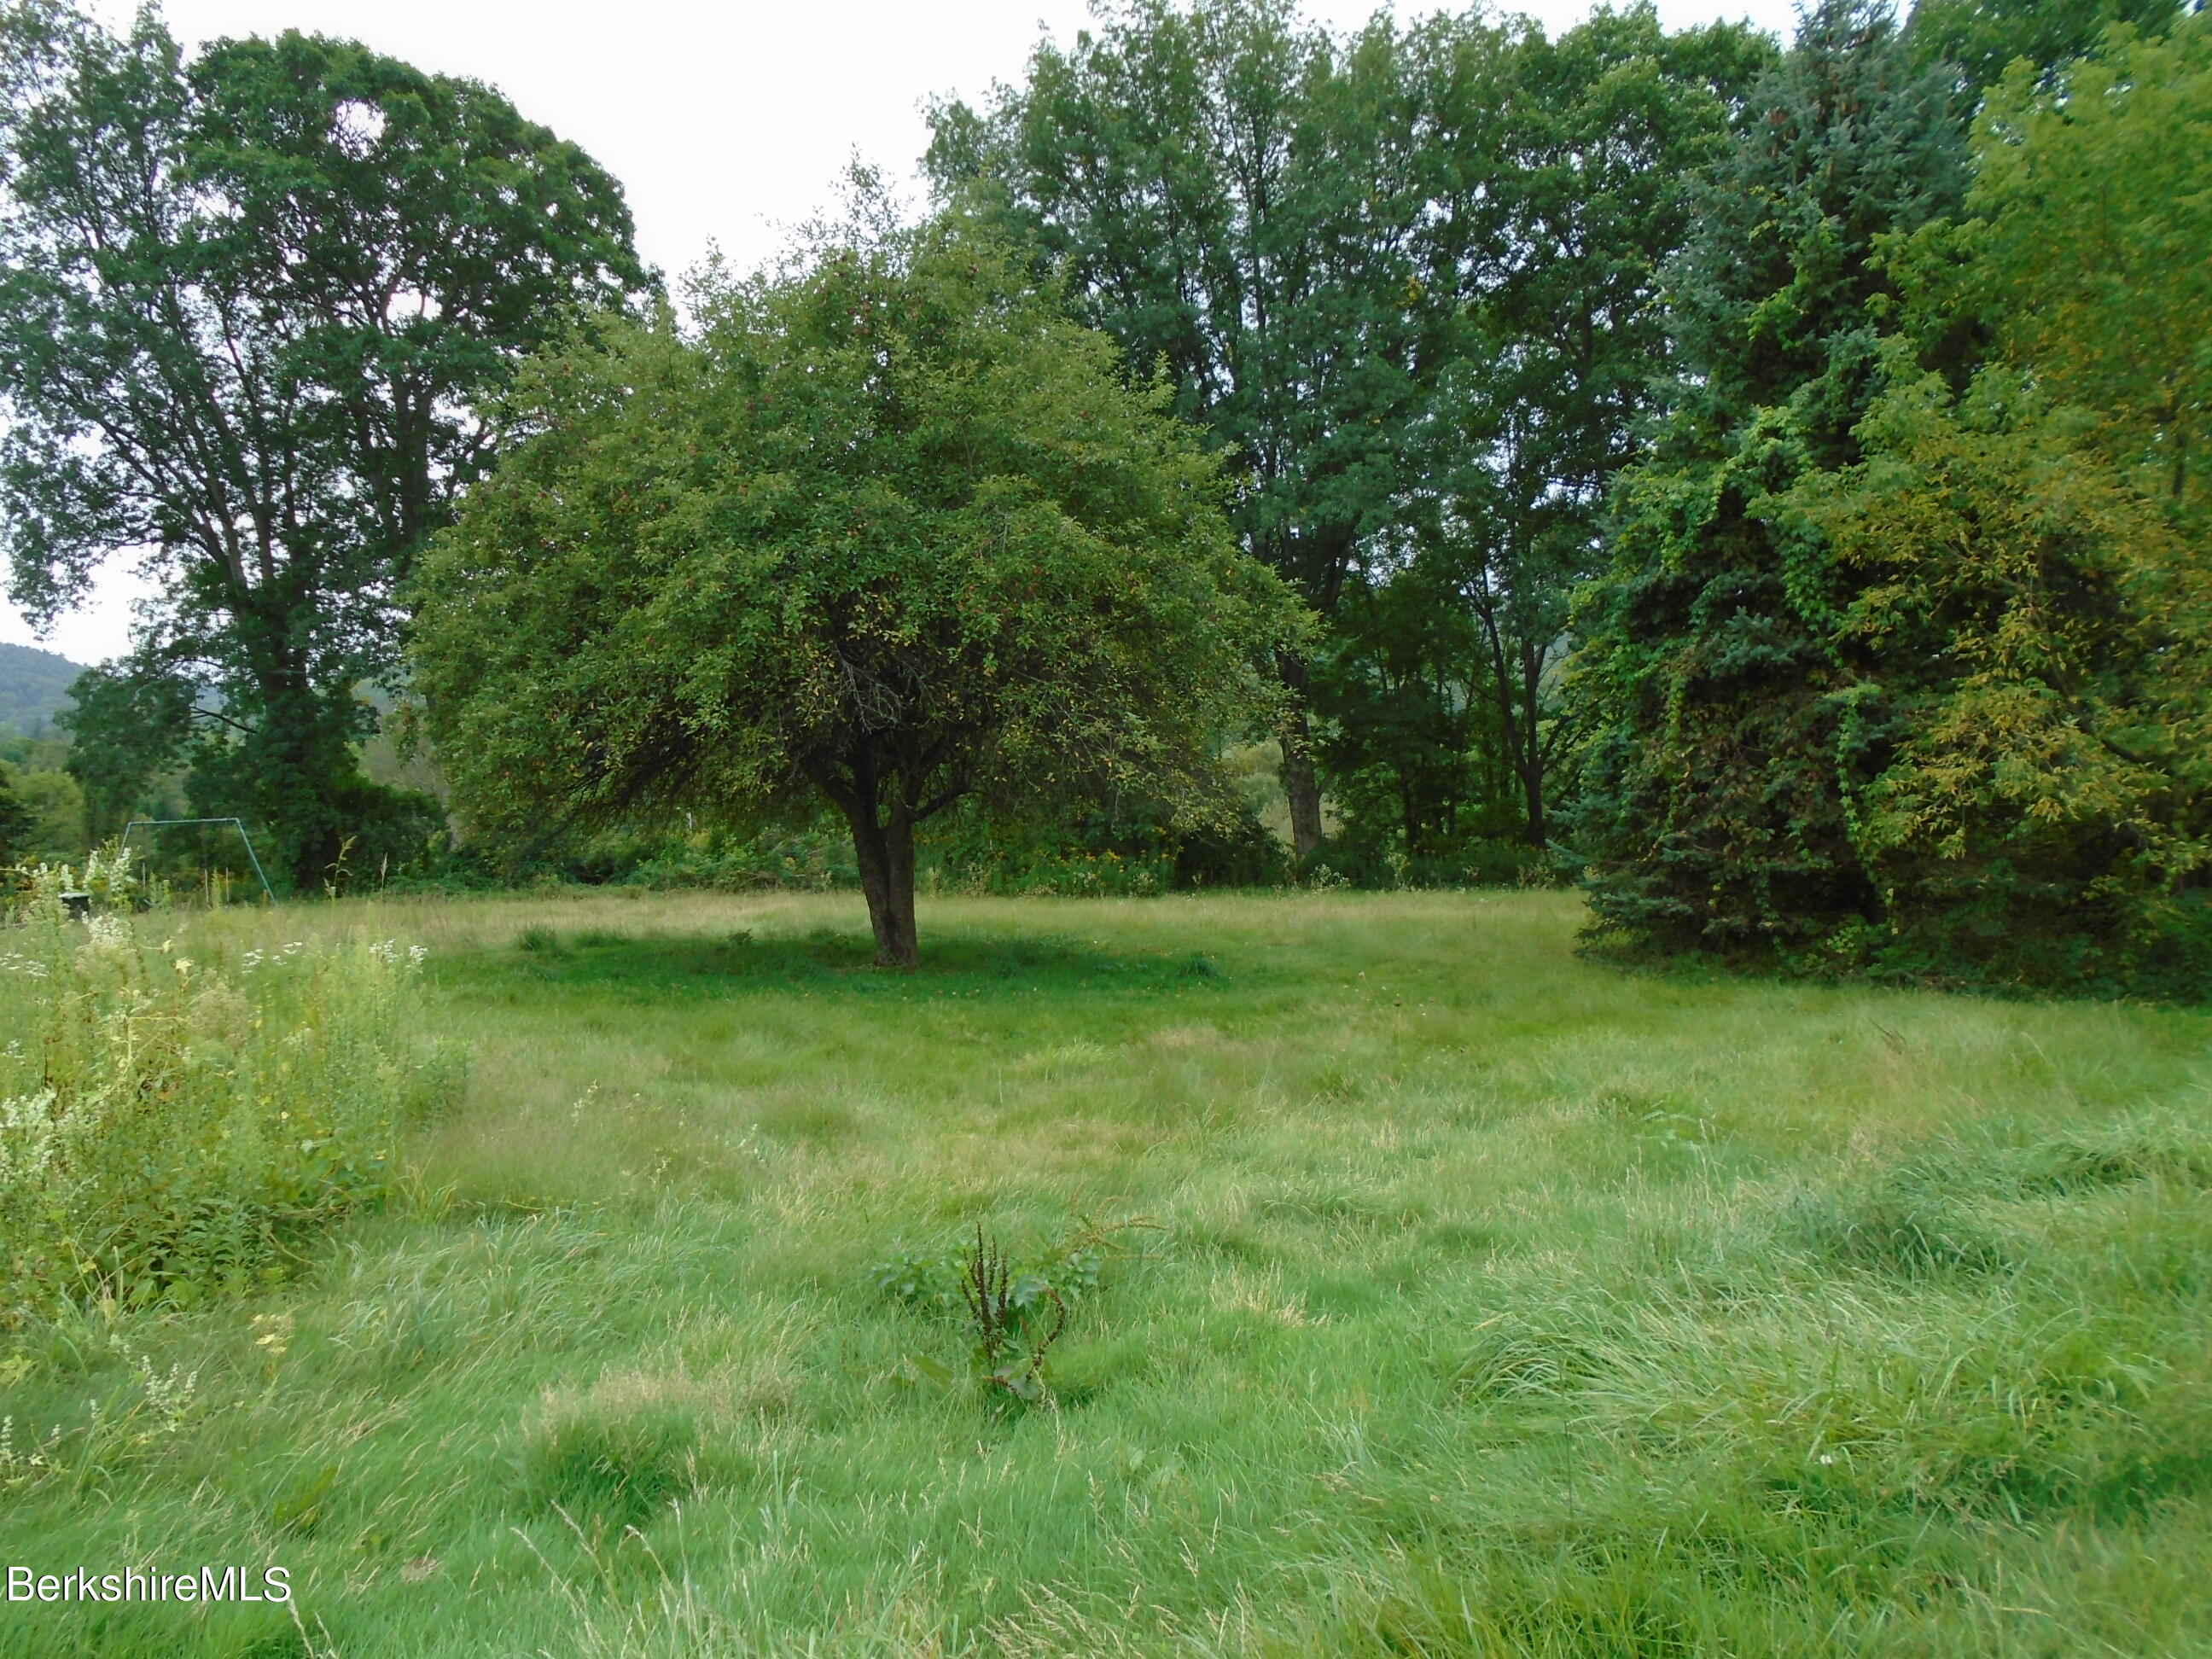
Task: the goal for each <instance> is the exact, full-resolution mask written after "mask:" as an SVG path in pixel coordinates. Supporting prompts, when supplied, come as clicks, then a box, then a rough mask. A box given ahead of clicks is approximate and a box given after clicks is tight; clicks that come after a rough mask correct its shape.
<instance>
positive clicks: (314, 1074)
mask: <svg viewBox="0 0 2212 1659" xmlns="http://www.w3.org/2000/svg"><path fill="white" fill-rule="evenodd" d="M88 878H89V879H88ZM80 884H82V887H83V888H86V889H89V890H92V891H93V892H94V896H95V909H94V915H92V916H91V918H90V919H89V920H88V921H76V920H75V919H73V918H71V917H70V915H69V914H68V913H67V911H66V910H65V908H64V906H63V905H62V903H61V902H60V900H59V895H60V893H61V892H62V891H63V890H64V889H68V888H74V887H79V886H80ZM26 885H27V891H25V892H23V894H22V896H20V897H19V898H18V900H17V901H16V902H15V907H14V918H13V919H14V921H15V924H16V925H15V927H12V928H10V929H9V930H8V931H7V932H6V933H4V934H0V941H4V945H5V948H4V949H0V1029H4V1030H7V1031H9V1033H10V1034H11V1036H10V1039H9V1042H7V1043H6V1045H5V1047H4V1048H0V1262H4V1263H5V1266H6V1269H7V1275H8V1288H7V1291H6V1294H5V1300H4V1302H0V1323H6V1324H20V1323H21V1322H24V1321H26V1320H29V1319H34V1318H37V1317H40V1316H44V1315H47V1314H50V1313H52V1311H53V1310H55V1309H56V1308H57V1307H58V1305H60V1304H62V1303H64V1302H66V1301H70V1300H76V1299H84V1298H96V1297H112V1298H113V1299H114V1300H115V1301H117V1302H118V1303H121V1304H126V1305H141V1304H149V1303H155V1302H168V1303H177V1304H189V1303H192V1302H197V1301H199V1300H201V1299H203V1298H204V1297H207V1296H209V1295H210V1294H212V1293H215V1292H217V1291H224V1290H230V1289H235V1288H240V1287H243V1286H245V1285H250V1284H252V1283H255V1282H258V1281H265V1280H268V1279H275V1278H277V1277H280V1276H282V1274H283V1272H284V1270H285V1269H286V1267H288V1265H289V1264H290V1263H291V1262H292V1261H295V1260H296V1259H297V1258H296V1245H297V1243H298V1242H299V1241H300V1240H301V1239H303V1238H304V1237H306V1236H307V1234H308V1233H309V1232H311V1231H313V1229H314V1228H315V1227H316V1226H318V1225H321V1224H324V1223H326V1222H328V1221H329V1220H330V1219H331V1218H333V1217H335V1216H337V1215H339V1214H341V1213H343V1212H345V1211H347V1210H349V1209H350V1208H352V1207H354V1206H358V1205H361V1204H363V1203H367V1202H370V1201H373V1200H375V1199H376V1198H378V1197H379V1196H380V1195H381V1194H383V1193H384V1192H385V1191H386V1188H387V1185H388V1183H389V1182H390V1181H391V1179H392V1174H393V1159H394V1154H395V1152H396V1150H397V1140H398V1134H399V1131H400V1129H401V1127H402V1125H403V1123H404V1121H406V1120H407V1118H408V1117H409V1116H410V1114H413V1113H415V1112H417V1111H420V1110H422V1109H424V1108H426V1107H427V1106H428V1105H429V1104H430V1103H432V1102H434V1101H435V1099H437V1098H438V1097H440V1096H441V1095H442V1094H443V1093H444V1092H445V1091H446V1089H447V1084H448V1081H449V1073H448V1071H447V1067H446V1066H445V1065H444V1064H443V1063H442V1061H441V1059H440V1058H439V1056H438V1055H437V1054H436V1053H435V1051H434V1050H431V1049H428V1048H427V1047H425V1046H424V1045H422V1044H421V1043H419V1042H417V1041H416V1039H415V1038H414V1036H413V1035H412V1033H413V1030H414V1029H415V1026H416V1021H415V1019H414V1007H415V995H416V991H415V984H414V981H415V977H416V968H417V966H418V964H419V963H420V961H421V952H420V951H408V950H404V949H402V948H401V947H400V946H398V945H396V944H393V943H392V942H390V941H382V942H376V941H369V940H365V939H364V940H355V941H352V942H349V943H345V944H340V945H309V944H305V943H295V944H291V945H285V946H283V948H282V949H279V950H275V951H246V952H244V953H243V954H242V955H240V957H237V959H236V960H235V961H232V962H228V963H219V962H216V961H211V960H199V959H195V957H194V956H193V955H191V954H190V953H188V952H187V951H185V950H184V949H182V948H180V947H179V945H177V943H176V942H175V941H174V940H173V939H167V938H163V937H161V925H162V923H163V921H164V920H165V918H164V916H163V915H162V914H161V913H160V912H158V911H157V912H154V913H152V914H151V915H148V916H145V917H143V918H136V919H134V918H133V917H131V915H129V914H128V911H127V908H125V907H127V906H128V904H129V903H130V902H131V897H132V894H131V890H130V885H129V882H128V878H127V876H125V875H124V874H123V873H122V872H118V871H117V870H115V869H113V868H112V867H104V866H100V864H99V863H98V862H97V861H95V863H94V866H93V867H92V868H91V869H89V870H88V871H87V872H75V871H71V870H70V869H69V868H67V867H65V866H63V867H46V868H41V869H40V870H38V871H35V872H30V873H29V875H28V876H27V882H26Z"/></svg>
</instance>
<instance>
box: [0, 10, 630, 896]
mask: <svg viewBox="0 0 2212 1659" xmlns="http://www.w3.org/2000/svg"><path fill="white" fill-rule="evenodd" d="M0 173H4V179H5V197H4V202H0V398H4V399H5V402H6V410H7V416H8V420H7V437H6V440H5V443H4V447H0V507H4V515H5V524H6V529H5V538H6V542H7V550H8V553H9V557H10V560H11V562H12V569H13V586H14V591H15V597H16V598H17V599H18V600H19V601H20V602H21V603H22V604H23V605H26V606H27V608H28V609H30V610H31V611H33V613H34V614H46V615H51V614H52V613H53V612H55V611H58V610H60V609H63V608H65V607H66V606H67V605H70V604H71V603H72V602H73V601H75V600H76V599H77V598H78V597H80V596H81V595H82V593H83V592H85V590H86V588H87V586H88V584H89V582H90V580H91V579H92V575H93V573H94V570H95V569H96V568H98V567H99V566H100V563H101V562H103V561H105V560H106V559H107V558H108V557H110V556H112V555H113V554H115V553H116V552H118V550H132V549H136V550H141V551H142V553H143V557H144V559H145V561H146V562H147V564H148V566H149V568H150V569H151V570H152V572H153V573H154V574H155V575H156V576H157V577H158V578H159V580H160V582H161V596H160V599H159V600H158V602H157V604H156V605H155V608H154V611H153V613H152V615H151V616H150V617H149V620H148V622H147V623H146V624H145V625H144V626H143V628H142V629H141V632H140V635H139V640H138V650H137V663H136V664H135V665H134V666H133V668H132V670H131V673H132V675H133V676H134V677H136V678H141V679H144V678H170V679H173V680H174V681H176V682H178V683H179V684H180V685H182V686H184V687H185V688H186V695H185V698H184V706H185V708H187V709H188V710H189V711H190V712H191V715H192V717H193V725H194V726H196V727H197V731H198V733H199V741H198V744H197V755H196V764H195V777H194V784H193V789H194V793H195V795H196V797H197V799H198V804H199V805H201V806H202V807H203V809H204V810H210V811H224V812H242V813H245V814H246V815H248V816H250V817H254V818H255V819H256V820H257V821H258V822H259V823H262V824H264V825H266V826H267V827H268V828H269V829H270V830H271V831H272V832H273V833H272V835H271V840H272V841H273V842H274V843H275V845H276V848H277V849H278V861H279V862H280V864H281V866H282V867H283V870H284V871H285V872H289V875H290V876H291V878H293V879H294V880H295V882H301V883H313V882H315V881H318V880H319V879H320V878H321V877H322V874H323V872H324V871H325V868H326V867H327V866H329V865H330V864H331V861H332V860H333V859H334V858H335V857H336V855H337V851H338V849H339V848H340V847H341V845H342V844H343V842H344V840H345V838H346V837H347V836H349V835H355V834H360V833H362V832H363V831H364V830H367V831H369V832H371V833H372V834H373V832H374V829H375V828H376V827H377V823H378V821H379V820H380V818H392V817H394V815H395V811H397V816H398V817H405V816H406V814H405V812H404V811H399V810H398V809H399V808H401V807H402V805H403V804H402V803H399V802H398V801H397V800H395V799H393V798H392V796H391V795H390V793H389V792H385V791H380V790H379V789H378V788H377V787H376V786H374V785H372V784H370V783H369V782H368V781H367V780H366V779H365V778H363V777H362V775H361V772H360V769H359V766H358V763H357V761H356V756H355V752H354V744H355V742H356V739H357V738H359V737H360V735H361V734H362V731H363V729H364V727H365V725H366V724H367V722H368V720H369V718H370V716H369V711H368V708H367V707H366V706H365V705H364V704H363V703H362V702H361V701H360V700H359V699H358V698H357V697H356V689H357V688H358V686H359V685H360V684H361V683H362V681H363V680H364V679H369V678H377V677H379V676H380V675H383V674H385V673H386V672H388V671H389V670H390V669H391V667H392V662H393V660H394V658H393V653H394V649H395V644H396V639H395V636H396V633H397V628H398V622H399V614H398V609H397V607H396V605H395V603H394V599H393V594H394V590H395V587H396V585H397V584H398V581H399V580H401V579H403V578H404V575H405V574H406V571H407V568H408V566H409V564H410V561H411V560H412V558H413V556H414V555H415V552H416V549H417V548H418V547H419V545H420V544H421V542H422V538H424V537H425V536H426V535H427V534H428V532H430V531H431V530H433V529H435V527H436V526H438V525H439V524H441V522H443V520H444V519H445V517H446V516H447V513H448V512H449V510H450V507H451V505H452V502H453V498H454V496H455V495H456V493H457V492H459V490H461V489H464V488H465V486H466V485H467V483H469V482H470V480H471V479H472V478H473V477H476V476H477V473H478V472H479V471H481V469H482V468H483V465H484V463H485V462H486V460H487V459H489V453H490V449H491V446H492V441H493V439H494V437H495V434H494V432H493V430H492V428H490V427H489V425H488V424H487V423H486V422H484V420H483V418H482V416H481V415H480V413H479V409H480V406H481V402H482V399H483V398H484V397H485V396H486V394H487V393H489V392H494V391H495V390H496V389H497V388H499V387H500V386H501V385H502V384H503V383H504V381H505V380H506V379H507V375H508V374H509V373H510V372H511V370H512V368H513V363H514V362H516V360H517V359H518V358H519V357H520V356H521V355H523V354H524V353H526V352H527V351H529V350H530V349H532V348H533V347H534V346H535V345H537V344H538V343H539V342H540V341H542V340H543V339H544V337H546V334H547V331H549V330H550V329H553V328H555V327H556V326H557V325H558V324H559V322H560V319H561V318H562V315H563V313H565V312H566V311H568V309H570V308H572V307H577V306H590V307H600V306H605V305H607V304H609V303H611V302H614V301H619V300H621V299H622V298H623V296H624V295H628V294H630V293H632V292H634V291H635V290H637V289H639V288H640V286H641V283H643V281H644V276H643V273H642V272H641V270H640V269H639V267H638V264H637V262H636V259H635V255H634V254H633V252H632V251H631V233H630V222H629V213H628V210H626V209H625V207H624V206H623V199H622V192H621V190H620V188H619V187H618V186H617V185H616V184H615V182H614V181H613V180H612V179H611V178H609V177H608V176H607V175H606V173H604V172H603V171H601V170H600V169H599V167H597V166H595V165H594V164H593V163H592V161H590V159H589V158H588V157H586V156H585V155H583V154H582V153H581V152H580V150H578V149H576V148H575V147H574V145H573V144H569V143H564V142H563V141H562V140H560V139H558V138H556V137H555V136H554V135H553V134H551V133H550V132H548V131H546V130H545V129H544V128H543V127H540V126H537V125H533V124H532V123H530V122H528V121H526V120H524V119H523V118H521V117H520V115H518V114H517V113H516V112H515V111H514V109H513V106H511V105H510V104H508V103H507V100H505V99H504V98H502V97H501V96H500V95H499V94H497V93H495V92H494V91H493V90H491V89H490V88H487V87H484V86H482V85H479V84H477V83H475V82H467V81H459V80H452V79H447V78H445V77H441V76H428V75H424V74H422V73H419V72H418V71H416V70H413V69H410V68H409V67H408V66H407V65H406V64H401V63H398V62H395V61H394V60H392V59H391V58H383V57H380V56H378V55H377V54H375V53H374V52H369V51H368V50H366V49H364V48H362V47H361V46H355V45H351V44H349V43H346V42H343V41H336V40H323V39H319V38H310V37H307V36H303V35H300V34H296V33H290V34H286V35H284V36H283V38H282V39H280V40H274V41H268V40H226V41H218V42H216V43H215V44H214V45H212V46H209V47H208V48H207V49H206V50H205V51H204V52H201V53H200V54H199V55H198V56H197V57H196V58H191V60H190V61H187V60H186V58H185V54H184V53H183V52H181V51H180V50H179V47H178V46H177V44H176V42H175V41H174V40H172V39H171V38H170V36H169V35H168V34H167V32H166V31H165V30H164V29H163V27H161V23H160V21H159V20H158V18H157V17H156V15H155V14H154V13H153V12H152V11H151V10H148V11H145V12H142V13H141V14H140V15H139V16H138V19H137V21H136V23H135V24H134V25H133V26H132V27H131V30H130V32H129V33H126V34H123V35H120V36H118V35H114V34H111V33H108V32H107V31H106V30H105V29H104V28H102V27H100V25H98V24H97V23H95V22H94V21H91V20H90V19H88V18H87V17H85V16H83V15H81V14H79V13H77V12H75V11H73V10H70V9H68V7H67V6H66V5H64V4H63V3H59V0H27V3H18V4H15V5H11V6H9V7H8V8H7V9H5V10H4V12H0ZM200 691H208V692H212V693H213V694H214V695H212V696H200V695H197V693H198V692H200ZM172 701H174V700H172ZM89 714H90V706H89V705H88V717H89ZM82 730H83V727H82V723H81V724H80V732H81V734H82Z"/></svg>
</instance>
